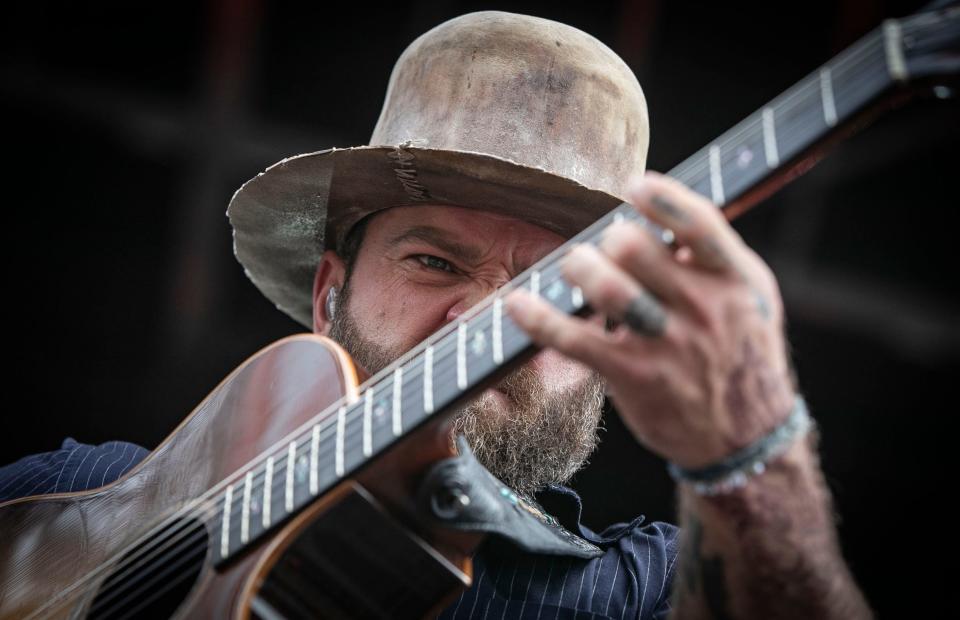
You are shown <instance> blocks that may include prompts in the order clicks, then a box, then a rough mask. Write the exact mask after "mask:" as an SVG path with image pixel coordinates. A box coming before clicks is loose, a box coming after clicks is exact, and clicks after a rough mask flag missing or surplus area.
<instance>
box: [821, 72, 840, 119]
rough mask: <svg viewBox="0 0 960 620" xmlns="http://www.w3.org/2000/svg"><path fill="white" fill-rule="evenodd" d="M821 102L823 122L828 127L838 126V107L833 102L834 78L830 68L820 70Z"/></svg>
mask: <svg viewBox="0 0 960 620" xmlns="http://www.w3.org/2000/svg"><path fill="white" fill-rule="evenodd" d="M820 100H821V101H822V102H823V120H824V122H826V123H827V126H828V127H836V125H837V106H836V104H835V103H834V101H833V77H832V76H831V75H830V67H823V68H822V69H820Z"/></svg>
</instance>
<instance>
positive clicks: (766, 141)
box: [763, 106, 780, 170]
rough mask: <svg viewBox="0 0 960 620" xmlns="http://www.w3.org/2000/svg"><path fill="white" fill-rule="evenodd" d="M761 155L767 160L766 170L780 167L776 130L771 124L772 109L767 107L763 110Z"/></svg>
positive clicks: (772, 123)
mask: <svg viewBox="0 0 960 620" xmlns="http://www.w3.org/2000/svg"><path fill="white" fill-rule="evenodd" d="M763 153H764V155H765V156H766V158H767V168H770V169H771V170H773V169H774V168H776V167H777V166H779V165H780V150H779V149H778V148H777V129H776V126H775V125H774V122H773V108H771V107H769V106H767V107H766V108H764V109H763Z"/></svg>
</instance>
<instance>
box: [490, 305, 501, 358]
mask: <svg viewBox="0 0 960 620" xmlns="http://www.w3.org/2000/svg"><path fill="white" fill-rule="evenodd" d="M491 337H492V339H493V363H494V364H497V365H498V366H499V365H500V364H502V363H503V300H502V299H500V298H499V297H497V298H496V299H494V300H493V334H492V335H491Z"/></svg>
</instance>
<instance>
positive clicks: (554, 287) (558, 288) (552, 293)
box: [547, 280, 563, 301]
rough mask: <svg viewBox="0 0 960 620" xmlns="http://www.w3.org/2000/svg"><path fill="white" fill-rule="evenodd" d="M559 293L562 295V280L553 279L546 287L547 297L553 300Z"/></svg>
mask: <svg viewBox="0 0 960 620" xmlns="http://www.w3.org/2000/svg"><path fill="white" fill-rule="evenodd" d="M560 295H563V282H561V281H560V280H554V281H553V284H551V285H550V286H549V287H548V288H547V299H549V300H551V301H555V300H556V299H557V298H558V297H560Z"/></svg>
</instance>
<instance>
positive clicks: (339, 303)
mask: <svg viewBox="0 0 960 620" xmlns="http://www.w3.org/2000/svg"><path fill="white" fill-rule="evenodd" d="M648 137H649V131H648V120H647V112H646V104H645V101H644V97H643V93H642V90H641V88H640V85H639V84H638V83H637V81H636V78H635V77H634V76H633V73H632V72H631V71H630V69H629V68H628V67H627V66H626V65H625V64H624V63H623V61H622V60H620V59H619V58H618V57H617V56H616V55H615V54H614V53H613V52H612V51H610V50H609V49H608V48H606V47H605V46H604V45H603V44H601V43H600V42H599V41H597V40H596V39H594V38H592V37H590V36H589V35H586V34H585V33H583V32H580V31H578V30H576V29H573V28H570V27H568V26H565V25H562V24H558V23H555V22H550V21H547V20H542V19H537V18H531V17H525V16H519V15H511V14H507V13H499V12H484V13H476V14H471V15H466V16H463V17H460V18H457V19H454V20H451V21H449V22H446V23H444V24H441V25H440V26H438V27H437V28H435V29H433V30H431V31H430V32H428V33H426V34H425V35H423V36H421V37H420V38H419V39H418V40H417V41H415V42H414V43H413V44H412V45H411V46H410V47H409V48H408V49H407V50H406V51H405V52H404V54H403V55H402V56H401V58H400V59H399V61H398V62H397V65H396V67H395V68H394V72H393V75H392V77H391V80H390V84H389V87H388V91H387V97H386V102H385V104H384V108H383V112H382V113H381V117H380V119H379V122H378V124H377V126H376V128H375V130H374V134H373V137H372V139H371V144H372V145H374V146H369V147H358V148H354V149H345V150H337V149H331V150H328V151H322V152H319V153H312V154H307V155H303V156H299V157H295V158H291V159H289V160H284V161H283V162H280V163H279V164H277V165H276V166H273V167H271V168H270V169H268V170H267V171H266V172H265V173H264V174H262V175H260V176H258V177H257V178H255V179H253V180H252V181H250V182H249V183H247V184H246V185H244V187H242V188H241V189H240V190H239V191H238V192H237V194H236V195H235V196H234V198H233V200H232V201H231V204H230V208H229V215H230V218H231V223H232V224H233V226H234V231H235V241H236V244H235V247H236V253H237V257H238V259H239V260H240V262H241V263H242V264H243V266H244V268H245V270H246V273H247V274H248V276H249V277H250V278H251V280H252V281H253V282H254V284H256V285H257V286H258V287H259V288H260V290H261V291H262V292H263V293H264V294H265V295H266V296H267V297H268V298H269V299H271V300H272V301H273V302H274V303H276V304H277V306H278V307H279V308H280V309H281V310H283V311H285V312H287V313H288V314H290V315H291V316H292V317H293V318H295V319H296V320H298V321H300V322H301V323H303V324H304V325H307V326H309V327H311V328H312V329H313V331H315V332H317V333H319V334H323V335H328V336H329V337H330V338H332V339H333V340H335V341H337V342H338V343H340V344H341V345H342V346H343V347H344V348H346V349H347V351H349V353H350V354H351V355H352V356H353V357H354V359H355V360H356V361H357V362H358V363H359V364H360V365H361V366H362V367H363V368H364V369H365V370H366V371H367V372H368V373H370V374H375V373H377V372H378V371H380V370H381V369H383V368H384V367H386V366H388V365H389V364H390V363H391V362H392V361H393V360H395V359H397V358H398V357H399V356H401V355H402V354H404V353H405V352H406V351H408V350H410V349H411V348H413V347H415V346H416V345H417V344H418V343H420V342H421V341H423V340H424V339H426V338H427V337H428V336H430V335H431V334H433V333H434V332H436V331H437V330H438V329H440V328H443V327H444V326H446V325H448V324H450V323H456V322H458V321H461V320H463V317H464V316H465V314H466V313H467V312H468V311H469V310H470V309H471V308H472V307H474V306H475V305H477V304H478V303H479V302H481V301H482V300H484V299H486V298H488V296H490V295H491V294H495V293H496V292H497V291H499V290H500V289H502V288H503V287H504V286H505V285H507V284H508V283H509V282H511V281H512V280H514V279H515V278H516V277H517V276H518V275H519V274H521V273H522V272H524V271H526V270H528V269H529V268H531V267H532V266H534V265H535V264H537V263H538V261H540V260H541V259H543V258H544V257H545V256H547V255H548V254H550V253H551V252H553V251H554V250H556V249H557V248H559V247H560V246H561V245H563V244H564V243H565V242H566V241H567V240H568V239H570V238H571V237H573V236H574V235H575V234H577V233H578V232H579V231H581V230H582V229H584V228H585V227H586V226H587V225H588V224H590V223H591V222H593V221H594V220H596V219H598V218H599V217H601V216H602V215H604V214H605V213H607V212H608V211H609V210H610V209H611V208H613V207H615V206H617V205H618V204H619V203H620V202H621V201H622V200H624V199H625V200H627V201H629V202H630V203H631V204H632V205H633V206H634V208H635V209H636V211H637V212H638V213H639V214H641V215H642V216H643V218H644V219H643V220H642V221H644V222H650V223H652V224H653V225H649V224H648V225H639V224H637V223H635V222H631V221H629V220H627V219H626V218H623V221H618V222H617V223H615V224H613V225H611V226H609V227H607V228H606V229H605V230H604V231H603V234H602V237H601V238H600V239H599V241H598V243H596V244H594V243H589V242H587V243H581V244H578V245H575V246H573V247H572V248H571V249H569V251H567V252H566V256H565V258H564V260H563V263H562V265H563V267H562V269H563V272H562V273H563V277H564V279H565V281H566V283H567V284H568V285H569V287H570V288H569V289H568V290H569V291H570V292H571V294H575V295H577V296H579V297H582V302H583V303H585V304H586V305H588V306H589V307H590V308H591V309H592V310H593V311H594V314H593V315H592V316H590V317H587V318H580V317H577V316H570V315H568V314H566V313H563V312H560V311H558V310H557V308H556V307H554V305H552V304H551V303H550V302H549V301H548V297H550V294H549V292H547V293H546V294H544V295H536V294H532V293H531V292H529V291H527V292H523V291H520V290H515V291H513V292H512V293H510V295H509V296H507V297H506V298H505V302H504V305H505V308H506V310H507V312H508V313H509V317H510V318H511V319H512V320H513V322H515V323H516V324H517V325H518V326H520V327H521V328H522V329H523V330H525V331H526V333H528V334H529V336H530V337H531V338H532V339H533V341H534V342H535V343H536V344H538V345H540V346H541V347H542V350H541V351H540V352H539V353H537V354H536V355H535V356H534V357H533V358H532V359H531V360H530V361H529V362H527V363H526V364H524V365H523V366H521V367H520V368H518V369H516V370H514V371H513V372H511V373H510V374H508V375H507V376H506V378H505V379H504V380H502V381H501V382H500V383H498V384H497V385H496V387H494V388H491V389H488V390H486V391H485V392H483V393H482V394H481V395H480V396H479V397H478V398H477V399H476V400H474V401H473V402H472V403H471V404H469V405H467V406H466V407H465V408H464V409H463V410H462V411H460V412H458V413H457V415H456V418H455V422H454V425H453V426H454V431H455V432H456V433H459V434H463V435H464V436H465V437H466V439H467V441H468V443H469V445H470V446H471V448H472V450H473V452H474V453H475V454H476V456H477V458H478V459H479V460H480V462H481V463H482V464H483V465H484V466H486V468H487V469H489V470H490V471H491V472H492V473H493V474H494V475H495V476H497V477H498V478H499V479H500V480H502V481H503V482H504V483H506V484H507V485H509V486H510V487H512V488H513V489H514V490H515V491H516V492H517V493H518V494H519V495H520V496H521V497H523V498H526V500H527V501H529V502H535V501H537V500H539V501H540V502H542V503H543V504H544V505H545V506H549V507H550V510H552V511H553V512H554V513H555V515H554V516H555V517H556V521H557V522H558V523H559V525H560V526H563V527H565V528H566V529H567V530H569V531H570V532H571V533H572V535H573V536H575V537H582V538H583V539H586V541H587V542H588V543H589V545H592V546H593V547H594V548H596V549H597V553H596V554H594V555H593V556H592V557H590V558H582V557H573V556H570V557H564V556H562V555H553V556H546V555H536V554H531V553H526V552H523V551H520V550H519V549H516V548H512V547H510V546H509V545H507V546H504V545H499V546H490V547H487V546H484V547H481V549H480V552H479V553H478V554H477V556H476V557H475V567H476V572H475V579H474V583H473V585H472V586H471V588H469V589H468V590H467V591H466V592H464V594H463V595H462V596H461V597H460V598H459V599H458V600H457V601H456V602H455V603H454V604H453V605H451V606H450V607H449V608H448V609H447V610H446V611H445V612H444V613H443V614H442V617H444V618H467V617H493V616H494V615H496V616H498V617H516V618H520V617H529V618H541V617H553V618H559V617H565V618H574V617H588V616H589V617H617V618H623V617H637V618H641V617H642V618H664V617H667V616H668V615H671V616H673V615H675V616H677V617H710V616H714V617H786V616H791V617H836V618H840V617H843V618H851V617H868V616H870V610H869V607H868V606H867V604H866V602H865V601H864V599H863V597H862V595H861V594H860V592H859V591H858V589H857V587H856V585H855V583H854V581H853V579H852V577H851V575H850V573H849V570H848V569H847V567H846V566H845V564H844V561H843V559H842V557H841V554H840V552H839V549H838V545H837V540H836V532H835V528H834V525H833V514H832V508H831V503H830V497H829V493H828V491H827V488H826V486H825V484H824V481H823V476H822V473H821V472H820V469H819V464H818V459H817V453H816V432H815V428H814V427H812V425H811V421H810V419H809V417H808V416H807V413H806V409H805V406H804V404H803V400H802V399H801V398H799V397H798V396H796V394H795V388H794V382H793V381H792V379H791V374H790V369H789V363H788V359H787V346H786V343H785V340H784V335H783V329H782V325H783V308H782V303H781V300H780V296H779V293H778V290H777V285H776V281H775V279H774V277H773V275H772V274H771V272H770V270H769V269H768V268H767V266H766V265H765V264H764V263H763V261H762V260H761V259H760V258H759V257H758V256H757V255H756V254H755V253H753V252H752V251H751V250H750V249H749V248H748V247H746V246H745V245H744V243H743V242H742V240H741V239H740V238H739V237H738V235H737V234H736V233H735V232H734V231H733V230H732V229H731V228H730V227H729V225H728V224H727V222H726V221H725V220H724V218H723V217H722V215H721V214H720V212H719V210H718V209H717V208H716V207H715V206H714V205H712V204H710V203H709V202H708V201H706V200H705V199H703V198H702V197H700V196H699V195H697V194H695V193H693V192H691V191H690V190H688V189H686V188H685V187H683V186H681V185H680V184H678V183H676V182H673V181H671V180H669V179H667V178H665V177H660V176H657V175H653V174H647V175H646V176H643V175H642V174H641V173H642V172H643V170H644V168H645V160H646V152H647V144H648ZM665 231H669V236H670V238H671V241H672V242H671V243H670V244H666V243H664V242H663V236H664V235H665V234H666V232H665ZM658 235H659V236H658ZM481 344H483V343H481ZM604 393H606V394H608V395H609V397H610V399H611V401H612V403H613V404H614V406H615V407H616V409H617V411H618V412H619V414H620V415H621V416H622V418H623V420H624V422H625V423H626V426H627V427H628V428H629V429H630V431H631V432H632V433H633V434H634V436H635V437H636V439H637V440H638V441H640V442H641V443H643V444H644V445H645V446H647V447H648V448H649V449H650V450H652V451H653V452H655V453H657V454H659V455H660V456H662V457H663V458H665V459H666V460H667V461H668V463H669V468H670V471H671V473H672V474H673V475H674V477H675V478H676V479H677V480H678V482H679V484H678V493H679V506H680V514H681V521H682V525H683V526H684V527H683V529H682V530H680V529H678V528H676V527H675V526H672V525H670V524H666V523H651V524H646V525H644V524H643V523H642V521H643V518H642V517H640V518H638V519H636V520H634V521H633V522H632V523H630V524H619V525H615V526H611V527H610V528H608V529H606V530H605V531H603V532H601V533H595V532H593V531H591V530H589V529H588V528H586V527H585V526H583V525H582V524H580V523H579V512H580V503H579V498H578V497H577V496H576V494H575V493H573V491H571V490H570V489H567V488H565V487H563V486H562V485H563V484H564V483H565V482H567V481H568V480H569V479H570V477H571V476H572V475H573V474H574V473H575V472H576V471H577V470H578V469H579V468H580V467H581V466H582V465H583V463H584V462H585V461H586V459H587V457H588V456H589V455H590V453H591V452H592V451H593V449H594V447H595V446H596V443H597V427H598V424H599V420H600V413H601V408H602V404H603V398H604ZM64 448H65V449H64V452H66V453H68V454H67V456H66V458H65V459H60V458H58V455H60V453H52V454H50V455H38V456H36V457H28V458H27V459H24V460H22V461H20V462H18V463H16V464H14V465H12V466H8V467H7V468H4V469H3V470H0V500H2V499H9V498H11V497H16V496H23V495H31V494H36V493H44V492H54V491H64V490H71V491H72V490H80V489H81V488H87V487H90V486H97V484H98V483H99V484H105V483H106V482H108V481H109V480H112V479H115V478H117V477H119V476H121V475H122V474H123V473H124V472H125V471H127V470H129V468H130V467H132V466H133V464H134V463H135V462H136V461H137V460H139V458H142V456H143V453H144V451H143V450H142V449H139V448H134V449H133V451H132V454H131V457H130V459H129V461H127V462H124V463H118V462H117V461H116V460H113V461H110V460H109V459H108V461H110V462H111V466H113V465H117V466H116V470H115V471H110V470H109V469H108V470H107V471H101V470H102V469H103V466H101V465H99V464H100V463H101V461H102V456H103V454H100V458H96V457H97V454H98V453H97V451H98V450H100V451H103V450H105V448H104V447H94V446H80V445H78V444H70V445H69V446H65V447H64ZM110 449H111V450H115V449H116V445H113V446H111V448H110ZM126 449H127V446H126V445H125V446H124V452H126ZM138 450H139V452H138ZM78 452H79V453H80V454H79V455H78ZM81 456H82V458H81ZM91 457H93V458H91ZM138 457H139V458H138ZM104 465H106V463H104ZM98 467H99V468H100V469H98ZM54 475H56V480H55V481H54ZM61 480H62V481H63V484H61ZM68 480H69V481H70V482H69V484H68V483H67V481H68ZM78 481H79V482H78ZM91 481H92V484H91ZM624 492H630V490H629V489H625V490H624ZM681 532H682V533H681ZM589 545H588V546H589Z"/></svg>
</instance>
